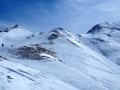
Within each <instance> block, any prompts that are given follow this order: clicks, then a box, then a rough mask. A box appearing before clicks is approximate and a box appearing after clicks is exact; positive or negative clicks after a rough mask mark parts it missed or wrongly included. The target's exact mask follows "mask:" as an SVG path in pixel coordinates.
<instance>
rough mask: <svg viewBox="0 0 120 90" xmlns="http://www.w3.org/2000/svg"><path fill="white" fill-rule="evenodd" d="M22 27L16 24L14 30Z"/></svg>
mask: <svg viewBox="0 0 120 90" xmlns="http://www.w3.org/2000/svg"><path fill="white" fill-rule="evenodd" d="M20 27H21V26H19V25H18V24H16V25H15V26H14V27H13V28H20Z"/></svg>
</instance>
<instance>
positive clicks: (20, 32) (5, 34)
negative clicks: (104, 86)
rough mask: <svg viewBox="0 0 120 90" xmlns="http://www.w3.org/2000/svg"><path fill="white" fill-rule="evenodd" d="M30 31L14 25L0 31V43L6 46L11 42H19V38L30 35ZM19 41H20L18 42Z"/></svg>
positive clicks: (11, 43)
mask: <svg viewBox="0 0 120 90" xmlns="http://www.w3.org/2000/svg"><path fill="white" fill-rule="evenodd" d="M31 35H32V33H31V32H30V31H28V30H26V29H25V28H22V27H21V26H18V25H15V26H14V27H12V28H7V29H6V30H3V31H0V44H2V43H3V44H4V45H5V46H6V47H7V46H8V47H9V46H11V45H13V44H20V43H21V40H23V39H26V38H27V37H28V36H31ZM19 42H20V43H19Z"/></svg>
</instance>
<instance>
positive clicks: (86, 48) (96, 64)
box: [0, 22, 120, 90]
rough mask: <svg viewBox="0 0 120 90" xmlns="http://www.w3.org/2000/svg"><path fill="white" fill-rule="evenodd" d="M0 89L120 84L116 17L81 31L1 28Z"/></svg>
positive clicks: (92, 89)
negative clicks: (110, 21) (33, 31)
mask: <svg viewBox="0 0 120 90" xmlns="http://www.w3.org/2000/svg"><path fill="white" fill-rule="evenodd" d="M0 45H1V46H0V90H120V23H112V24H110V23H108V22H105V23H101V24H97V25H95V26H94V27H92V28H91V29H90V30H89V31H88V32H87V33H86V34H75V33H72V32H70V31H67V30H64V29H63V28H61V27H58V28H55V29H53V30H51V31H50V32H49V33H44V32H38V33H35V34H33V33H32V32H30V31H28V30H26V29H24V28H23V27H21V26H19V25H15V26H14V27H12V28H7V29H5V30H0Z"/></svg>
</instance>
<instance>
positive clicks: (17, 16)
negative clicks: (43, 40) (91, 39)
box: [0, 0, 120, 33]
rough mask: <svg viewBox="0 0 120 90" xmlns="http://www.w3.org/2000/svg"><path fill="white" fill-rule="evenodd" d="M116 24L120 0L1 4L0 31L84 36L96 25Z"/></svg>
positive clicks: (28, 0) (12, 0) (15, 0)
mask: <svg viewBox="0 0 120 90" xmlns="http://www.w3.org/2000/svg"><path fill="white" fill-rule="evenodd" d="M119 21H120V0H0V29H3V28H7V27H13V26H14V25H15V24H19V25H20V26H22V27H24V28H27V29H28V30H30V31H32V32H40V31H44V32H49V31H50V30H52V29H53V28H56V27H62V28H64V29H66V30H68V31H72V32H75V33H86V32H87V31H88V30H89V29H90V28H91V27H92V26H94V25H95V24H97V23H102V22H119Z"/></svg>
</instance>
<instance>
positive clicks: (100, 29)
mask: <svg viewBox="0 0 120 90" xmlns="http://www.w3.org/2000/svg"><path fill="white" fill-rule="evenodd" d="M106 29H107V30H108V29H109V31H111V30H112V31H113V30H119V31H120V22H119V23H116V22H114V23H108V22H105V23H101V24H96V25H95V26H93V27H92V28H91V29H90V30H89V31H88V32H87V33H90V34H93V33H99V32H104V31H105V30H106Z"/></svg>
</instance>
